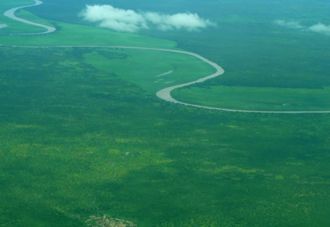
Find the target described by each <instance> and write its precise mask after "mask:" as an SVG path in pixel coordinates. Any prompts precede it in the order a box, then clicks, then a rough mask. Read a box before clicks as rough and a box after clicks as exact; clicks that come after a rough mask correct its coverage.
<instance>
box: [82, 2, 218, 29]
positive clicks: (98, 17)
mask: <svg viewBox="0 0 330 227" xmlns="http://www.w3.org/2000/svg"><path fill="white" fill-rule="evenodd" d="M81 16H82V17H83V18H84V20H86V21H89V22H94V23H98V24H99V26H101V27H104V28H109V29H112V30H115V31H122V32H138V31H140V30H143V29H149V28H151V27H154V28H157V29H159V30H163V31H167V30H186V31H197V30H200V29H203V28H206V27H208V26H214V25H215V24H214V23H213V22H211V21H209V20H207V19H203V18H201V17H200V16H199V15H198V14H196V13H177V14H162V13H157V12H136V11H134V10H126V9H119V8H115V7H113V6H111V5H93V6H91V5H87V6H86V9H85V10H84V11H83V12H82V13H81Z"/></svg>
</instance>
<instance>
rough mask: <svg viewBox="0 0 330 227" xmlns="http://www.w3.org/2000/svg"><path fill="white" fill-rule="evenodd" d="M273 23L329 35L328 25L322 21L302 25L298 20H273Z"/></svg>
mask: <svg viewBox="0 0 330 227" xmlns="http://www.w3.org/2000/svg"><path fill="white" fill-rule="evenodd" d="M274 23H275V24H277V25H279V26H282V27H286V28H290V29H297V30H301V31H309V32H316V33H319V34H323V35H330V25H326V24H323V23H317V24H314V25H311V26H305V25H302V24H301V23H300V22H298V21H292V20H291V21H286V20H276V21H274Z"/></svg>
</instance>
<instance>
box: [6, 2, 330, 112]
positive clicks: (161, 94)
mask: <svg viewBox="0 0 330 227" xmlns="http://www.w3.org/2000/svg"><path fill="white" fill-rule="evenodd" d="M41 4H43V2H42V1H39V0H34V3H33V4H30V5H24V6H19V7H16V8H12V9H9V10H7V11H6V12H5V13H4V16H6V17H8V18H10V19H12V20H15V21H18V22H21V23H24V24H28V25H31V26H35V27H39V28H43V29H45V31H44V32H39V33H28V34H29V35H42V34H49V33H53V32H55V31H56V28H55V27H52V26H48V25H43V24H39V23H36V22H33V21H29V20H27V19H23V18H20V17H17V16H16V15H15V13H16V12H17V11H18V10H21V9H25V8H29V7H34V6H38V5H41ZM24 35H25V34H24ZM10 47H20V48H54V47H55V48H120V49H135V50H144V51H160V52H170V53H177V54H184V55H188V56H191V57H194V58H197V59H199V60H201V61H203V62H205V63H206V64H209V65H210V66H212V67H213V68H214V69H215V71H214V73H212V74H211V75H207V76H203V77H201V78H199V79H197V80H194V81H191V82H187V83H183V84H178V85H174V86H170V87H166V88H163V89H161V90H160V91H158V92H157V93H156V95H157V97H158V98H160V99H162V100H164V101H167V102H170V103H173V104H179V105H183V106H187V107H194V108H199V109H205V110H215V111H224V112H236V113H258V114H260V113H264V114H329V113H330V110H301V111H298V110H297V111H296V110H292V111H290V110H287V111H285V110H283V111H276V110H244V109H231V108H221V107H212V106H206V105H198V104H193V103H188V102H184V101H180V100H177V99H176V98H174V97H173V96H172V92H173V91H174V90H176V89H179V88H184V87H189V86H192V85H196V84H200V83H203V82H205V81H207V80H211V79H214V78H216V77H219V76H221V75H222V74H224V72H225V71H224V69H223V68H222V67H221V66H220V65H218V64H217V63H215V62H213V61H211V60H209V59H207V58H205V57H203V56H201V55H199V54H196V53H193V52H189V51H184V50H176V49H164V48H148V47H134V46H97V45H84V46H67V45H57V46H18V45H11V46H10Z"/></svg>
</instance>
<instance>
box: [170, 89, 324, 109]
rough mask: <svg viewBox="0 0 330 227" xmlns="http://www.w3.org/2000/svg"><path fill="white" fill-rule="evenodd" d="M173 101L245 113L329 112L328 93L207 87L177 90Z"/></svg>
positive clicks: (314, 90) (317, 90)
mask: <svg viewBox="0 0 330 227" xmlns="http://www.w3.org/2000/svg"><path fill="white" fill-rule="evenodd" d="M173 96H174V97H176V98H177V99H179V100H182V101H186V102H194V103H197V104H201V105H208V106H216V107H223V108H233V109H243V110H244V109H245V110H330V89H329V88H324V89H312V88H309V89H308V88H261V87H238V86H235V87H228V86H210V87H206V86H203V87H199V88H198V87H194V88H189V89H180V90H176V91H175V92H174V95H173Z"/></svg>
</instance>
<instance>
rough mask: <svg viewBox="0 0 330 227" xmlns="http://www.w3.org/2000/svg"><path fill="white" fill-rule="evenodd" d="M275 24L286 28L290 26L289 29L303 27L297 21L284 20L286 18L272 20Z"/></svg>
mask: <svg viewBox="0 0 330 227" xmlns="http://www.w3.org/2000/svg"><path fill="white" fill-rule="evenodd" d="M274 23H275V24H277V25H279V26H282V27H286V28H291V29H303V28H304V26H302V25H301V24H300V23H299V22H298V21H293V20H291V21H286V20H276V21H274Z"/></svg>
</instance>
